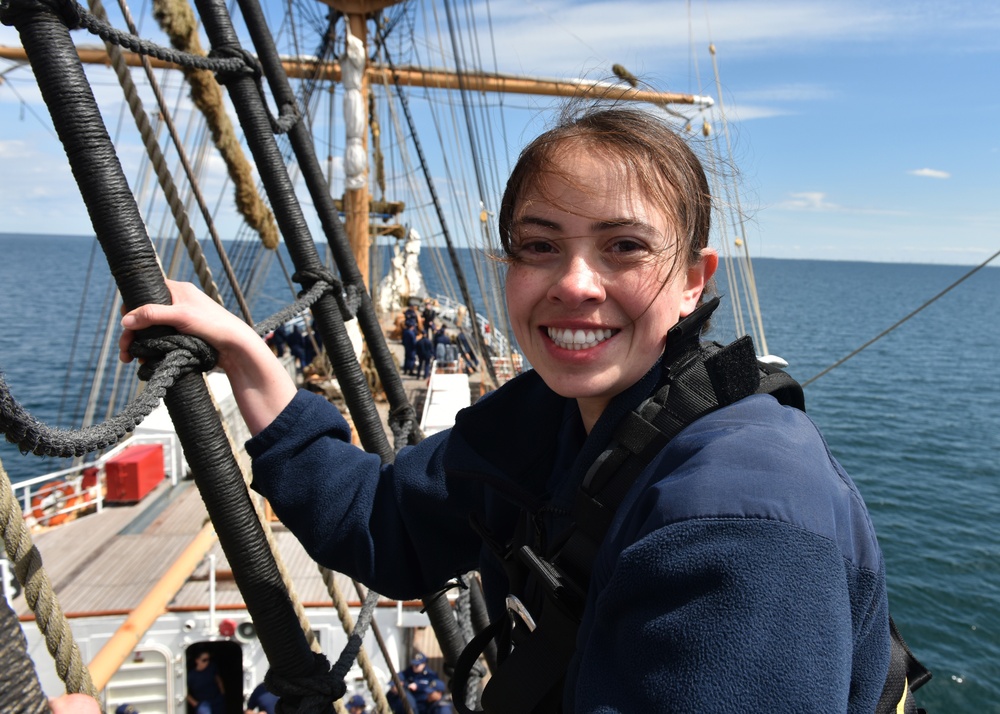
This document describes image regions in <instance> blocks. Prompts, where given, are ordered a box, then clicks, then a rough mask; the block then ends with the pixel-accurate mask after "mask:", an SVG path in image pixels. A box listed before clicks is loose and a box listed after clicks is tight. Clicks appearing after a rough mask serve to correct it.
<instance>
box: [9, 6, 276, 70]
mask: <svg viewBox="0 0 1000 714" xmlns="http://www.w3.org/2000/svg"><path fill="white" fill-rule="evenodd" d="M46 10H49V11H51V12H53V13H54V14H56V15H57V16H58V17H59V18H60V19H61V20H62V21H63V23H64V24H65V25H66V28H67V29H70V30H80V29H82V30H87V31H88V32H90V33H91V34H92V35H97V36H98V37H100V38H101V39H102V40H104V41H105V42H110V43H111V44H113V45H117V46H118V47H123V48H125V49H127V50H131V51H132V52H135V53H137V54H140V55H146V56H149V57H155V58H156V59H159V60H163V61H164V62H171V63H173V64H176V65H178V66H180V67H186V68H188V69H205V70H210V71H212V72H219V73H220V74H223V75H226V74H234V73H235V74H245V73H251V74H254V73H256V74H257V75H259V74H260V65H259V64H258V63H257V59H256V58H255V57H253V55H247V56H235V57H233V56H230V57H213V56H211V55H210V56H208V57H205V56H203V55H195V54H191V53H190V52H183V51H181V50H176V49H173V48H171V47H164V46H162V45H158V44H156V43H155V42H151V41H150V40H144V39H142V38H141V37H136V36H135V35H133V34H131V33H129V32H125V31H124V30H119V29H117V28H115V27H112V26H111V25H110V24H108V23H106V22H104V21H103V20H100V19H98V18H97V17H96V16H95V15H93V14H91V13H90V12H88V11H87V9H86V8H84V7H83V6H82V5H81V4H80V3H78V2H76V1H75V0H4V1H3V2H2V3H0V11H2V12H3V23H4V24H5V25H13V24H14V23H15V21H16V20H15V18H16V17H18V16H21V15H23V14H26V13H38V12H45V11H46Z"/></svg>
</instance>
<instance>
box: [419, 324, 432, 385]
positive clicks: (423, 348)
mask: <svg viewBox="0 0 1000 714" xmlns="http://www.w3.org/2000/svg"><path fill="white" fill-rule="evenodd" d="M432 359H434V343H433V342H431V340H430V338H429V337H428V336H427V335H424V336H423V337H421V338H420V339H419V340H417V376H418V377H423V378H424V379H427V378H428V377H430V376H431V360H432Z"/></svg>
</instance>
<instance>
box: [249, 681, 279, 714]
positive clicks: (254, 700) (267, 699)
mask: <svg viewBox="0 0 1000 714" xmlns="http://www.w3.org/2000/svg"><path fill="white" fill-rule="evenodd" d="M277 706H278V695H276V694H272V693H271V692H270V691H268V689H267V687H265V686H264V684H263V683H261V684H258V685H257V686H256V688H254V690H253V692H251V693H250V698H249V699H248V700H247V709H256V710H257V711H259V712H263V713H264V714H274V712H275V710H276V708H277Z"/></svg>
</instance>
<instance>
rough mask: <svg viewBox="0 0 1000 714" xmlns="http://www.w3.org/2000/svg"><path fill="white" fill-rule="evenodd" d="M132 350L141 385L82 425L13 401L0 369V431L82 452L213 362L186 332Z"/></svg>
mask: <svg viewBox="0 0 1000 714" xmlns="http://www.w3.org/2000/svg"><path fill="white" fill-rule="evenodd" d="M330 289H331V288H330V285H328V284H327V283H325V282H317V283H316V284H315V285H313V288H312V289H311V290H310V291H309V292H307V293H305V294H304V295H303V296H302V297H301V298H299V299H298V300H296V301H295V302H294V303H292V304H291V305H289V306H288V307H287V308H285V309H284V310H282V311H281V312H278V313H276V314H275V315H274V316H272V317H271V318H268V319H267V320H265V321H264V322H262V323H260V324H258V325H257V327H256V328H255V329H256V330H257V333H258V334H260V335H266V334H267V333H268V332H270V331H271V330H273V329H274V328H275V327H277V326H278V325H281V324H283V323H285V322H287V321H288V320H290V319H291V318H292V317H294V316H295V315H298V314H300V313H302V312H304V311H305V310H306V309H308V308H309V306H310V305H312V304H313V303H315V302H316V301H317V300H318V299H319V298H320V297H322V296H323V295H324V294H326V293H327V292H328V291H329V290H330ZM131 351H132V354H133V355H134V356H136V357H142V358H145V359H147V360H148V361H147V362H146V364H144V365H142V367H140V368H139V377H140V379H145V380H148V384H147V385H146V388H145V389H144V390H142V392H141V393H140V394H139V395H137V396H136V398H135V399H133V400H132V401H131V402H129V403H128V404H127V405H126V406H125V408H124V409H123V410H122V412H121V414H118V415H116V416H114V417H112V418H111V419H109V420H108V421H106V422H104V423H102V424H94V425H92V426H88V427H85V428H83V429H55V428H52V427H49V426H46V425H45V424H43V423H42V422H40V421H38V420H37V419H35V418H34V417H33V416H31V414H29V413H28V412H27V411H26V410H25V409H24V407H22V406H21V405H20V404H19V403H18V401H17V400H16V399H14V397H13V395H12V394H11V393H10V388H9V387H8V386H7V382H6V381H5V380H4V378H3V375H2V373H0V432H3V433H4V434H5V435H6V437H7V441H9V442H11V443H12V444H16V445H17V448H18V449H20V450H21V453H23V454H28V453H32V454H36V455H38V456H57V457H60V458H69V457H72V456H84V455H85V454H89V453H90V452H92V451H97V450H99V449H104V448H107V447H108V446H112V445H113V444H117V443H118V442H119V441H121V439H122V437H124V436H125V434H127V433H130V432H131V431H133V430H134V429H135V427H136V426H138V425H139V424H140V423H141V422H142V420H143V419H144V418H146V417H147V416H149V414H150V413H151V412H152V411H153V409H155V408H156V407H157V405H158V404H159V403H160V400H161V399H162V398H163V397H164V395H165V394H166V393H167V390H168V389H170V387H172V386H173V385H174V383H175V382H177V380H178V379H180V378H181V377H183V376H184V375H186V374H190V373H192V372H196V371H201V372H205V371H208V370H209V369H211V368H212V367H214V366H215V360H216V355H215V350H213V349H212V348H211V347H210V346H209V345H207V344H206V343H205V342H203V341H202V340H199V339H198V338H196V337H191V336H189V335H168V336H164V337H159V338H150V339H146V340H138V341H136V342H135V343H133V345H132V350H131Z"/></svg>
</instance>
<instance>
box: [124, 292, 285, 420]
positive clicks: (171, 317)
mask: <svg viewBox="0 0 1000 714" xmlns="http://www.w3.org/2000/svg"><path fill="white" fill-rule="evenodd" d="M166 282H167V288H168V289H169V290H170V297H171V299H172V300H173V303H172V304H170V305H160V304H154V303H149V304H146V305H143V306H142V307H138V308H136V309H135V310H131V311H129V312H127V313H125V316H124V317H122V321H121V324H122V328H124V329H123V331H122V335H121V337H120V338H119V340H118V350H119V358H120V359H121V360H122V361H123V362H131V361H132V355H131V354H129V347H131V345H132V342H133V341H134V340H135V335H136V332H138V331H140V330H144V329H146V328H147V327H152V326H154V325H168V326H170V327H173V328H174V329H175V330H177V331H178V332H180V333H182V334H185V335H194V336H195V337H200V338H201V339H203V340H205V342H207V343H208V344H210V345H211V346H212V347H214V348H215V350H216V351H217V352H218V353H219V360H218V365H219V367H221V368H222V369H223V370H225V372H226V375H227V376H228V377H229V382H230V383H231V384H232V386H233V394H234V396H235V397H236V403H237V404H238V405H239V408H240V412H241V413H242V414H243V418H244V420H246V423H247V426H248V427H249V428H250V433H251V434H254V435H256V434H257V433H258V432H260V431H261V430H262V429H263V428H264V427H265V426H267V425H268V424H270V423H271V422H272V421H273V420H274V418H275V417H277V416H278V414H280V413H281V411H282V410H283V409H284V408H285V407H286V406H287V405H288V403H289V402H290V401H291V400H292V398H293V397H294V396H295V391H296V386H295V383H294V382H292V380H291V377H290V376H289V374H288V372H287V371H286V369H285V367H284V366H283V365H282V364H281V363H280V362H278V360H277V358H276V357H275V356H274V353H272V352H271V348H269V347H268V346H267V345H266V344H264V340H262V339H261V338H260V336H258V335H257V333H256V332H254V330H253V328H252V327H250V326H249V325H248V324H246V323H245V322H243V321H242V320H240V319H239V318H238V317H236V315H234V314H232V313H231V312H229V311H228V310H226V309H225V308H224V307H223V306H222V305H220V304H218V303H217V302H215V301H214V300H212V299H211V298H210V297H208V296H207V295H206V294H205V293H203V292H202V291H201V290H200V289H199V288H198V287H197V286H196V285H193V284H191V283H181V282H177V281H174V280H167V281H166Z"/></svg>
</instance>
